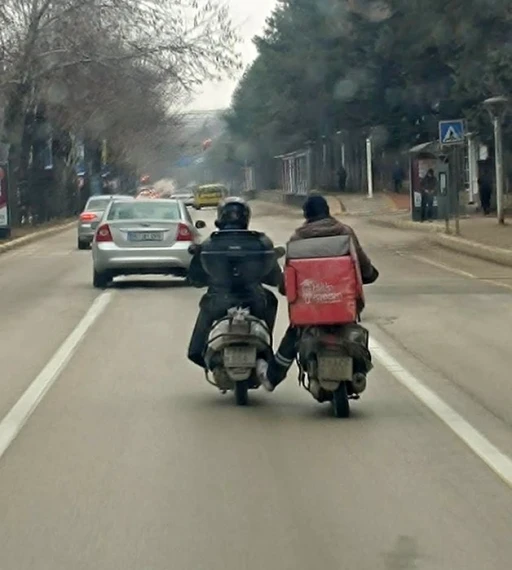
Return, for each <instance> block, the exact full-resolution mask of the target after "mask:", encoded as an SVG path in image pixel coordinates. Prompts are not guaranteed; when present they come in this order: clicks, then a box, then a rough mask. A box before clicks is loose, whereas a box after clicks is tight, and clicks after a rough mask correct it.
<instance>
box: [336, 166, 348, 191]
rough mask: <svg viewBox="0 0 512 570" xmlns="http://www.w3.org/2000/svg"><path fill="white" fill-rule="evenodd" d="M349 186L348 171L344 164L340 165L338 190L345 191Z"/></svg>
mask: <svg viewBox="0 0 512 570" xmlns="http://www.w3.org/2000/svg"><path fill="white" fill-rule="evenodd" d="M346 187H347V171H346V170H345V167H344V166H343V164H341V165H340V167H339V169H338V190H339V191H340V192H344V191H345V188H346Z"/></svg>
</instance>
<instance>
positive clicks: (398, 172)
mask: <svg viewBox="0 0 512 570" xmlns="http://www.w3.org/2000/svg"><path fill="white" fill-rule="evenodd" d="M404 178H405V174H404V169H403V168H402V167H401V166H400V163H399V162H398V160H397V161H396V162H395V166H394V168H393V186H394V189H395V192H396V193H397V194H400V191H401V190H402V184H403V182H404Z"/></svg>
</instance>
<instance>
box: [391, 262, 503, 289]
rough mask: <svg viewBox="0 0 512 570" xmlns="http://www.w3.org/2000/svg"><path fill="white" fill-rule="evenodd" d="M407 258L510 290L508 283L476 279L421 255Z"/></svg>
mask: <svg viewBox="0 0 512 570" xmlns="http://www.w3.org/2000/svg"><path fill="white" fill-rule="evenodd" d="M398 255H401V256H402V257H406V256H405V255H404V254H402V253H399V254H398ZM408 257H410V258H412V259H416V260H417V261H421V262H423V263H428V264H429V265H432V266H434V267H437V268H438V269H443V270H444V271H448V272H450V273H454V274H455V275H461V276H462V277H467V278H469V279H475V280H477V281H483V282H484V283H490V284H491V285H495V286H496V287H503V288H505V289H512V285H510V284H509V283H501V282H500V281H495V280H494V279H488V278H486V277H478V276H477V275H474V274H473V273H469V271H463V270H462V269H458V268H456V267H450V266H449V265H445V264H444V263H441V262H440V261H434V260H432V259H428V258H427V257H423V256H422V255H415V254H409V255H408ZM503 279H508V277H504V278H503Z"/></svg>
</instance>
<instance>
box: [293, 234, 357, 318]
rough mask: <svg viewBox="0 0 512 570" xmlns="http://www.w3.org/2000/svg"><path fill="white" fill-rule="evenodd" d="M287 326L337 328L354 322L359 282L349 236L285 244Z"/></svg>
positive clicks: (354, 252) (352, 246) (353, 250)
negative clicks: (329, 326) (325, 326)
mask: <svg viewBox="0 0 512 570" xmlns="http://www.w3.org/2000/svg"><path fill="white" fill-rule="evenodd" d="M284 279H285V288H286V297H287V299H288V311H289V316H290V323H291V324H292V325H295V326H308V325H310V326H313V325H338V324H346V323H354V322H356V321H357V307H358V301H364V294H363V282H362V279H361V271H360V268H359V262H358V260H357V255H356V251H355V248H354V244H353V242H352V239H351V238H350V236H332V237H319V238H311V239H304V240H297V241H292V242H290V243H289V244H288V247H287V254H286V265H285V271H284Z"/></svg>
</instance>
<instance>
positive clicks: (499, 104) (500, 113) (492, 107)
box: [484, 97, 508, 224]
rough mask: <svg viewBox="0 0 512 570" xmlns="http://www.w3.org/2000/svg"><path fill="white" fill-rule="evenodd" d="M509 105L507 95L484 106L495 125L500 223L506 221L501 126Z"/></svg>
mask: <svg viewBox="0 0 512 570" xmlns="http://www.w3.org/2000/svg"><path fill="white" fill-rule="evenodd" d="M507 105H508V99H507V97H491V98H490V99H486V100H485V101H484V107H485V108H486V109H487V111H488V112H489V115H490V117H491V119H492V123H493V127H494V163H495V167H496V209H497V218H498V224H504V223H505V209H504V204H503V189H504V188H503V187H504V184H503V135H502V132H501V131H502V129H501V127H502V122H503V117H504V116H505V113H506V110H507Z"/></svg>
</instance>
